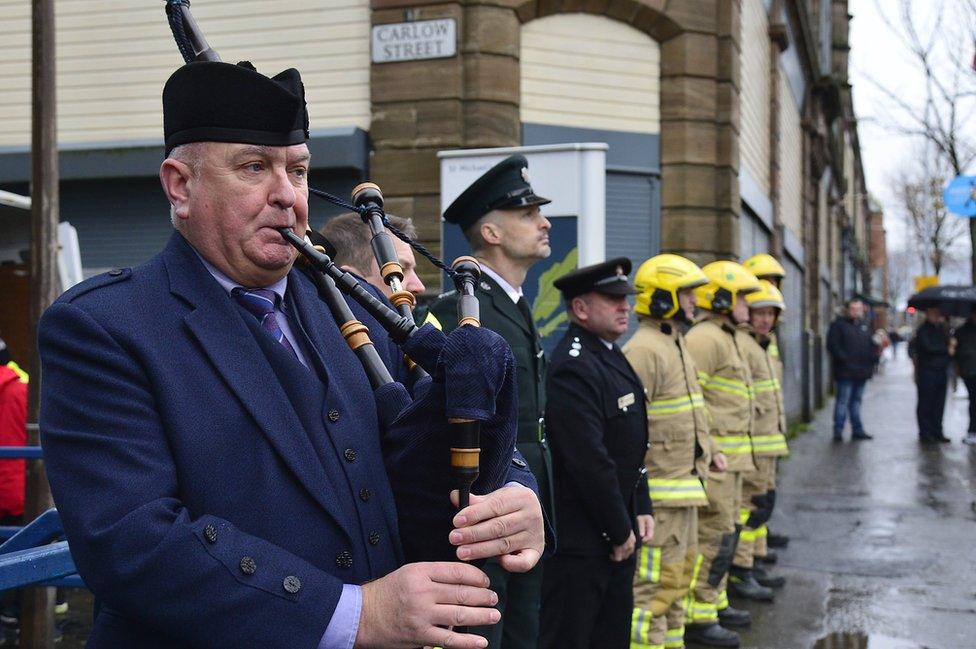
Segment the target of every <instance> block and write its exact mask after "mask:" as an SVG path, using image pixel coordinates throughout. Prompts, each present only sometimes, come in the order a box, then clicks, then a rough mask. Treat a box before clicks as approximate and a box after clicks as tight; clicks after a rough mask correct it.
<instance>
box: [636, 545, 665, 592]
mask: <svg viewBox="0 0 976 649" xmlns="http://www.w3.org/2000/svg"><path fill="white" fill-rule="evenodd" d="M637 578H638V579H643V580H650V582H651V583H652V584H656V583H657V582H659V581H661V548H652V547H648V546H646V545H644V546H641V549H640V556H639V557H638V559H637Z"/></svg>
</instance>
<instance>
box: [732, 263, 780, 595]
mask: <svg viewBox="0 0 976 649" xmlns="http://www.w3.org/2000/svg"><path fill="white" fill-rule="evenodd" d="M742 265H743V266H745V267H746V270H748V271H749V272H750V273H752V274H753V275H755V276H756V277H757V278H758V279H760V280H766V281H768V282H769V283H770V284H772V285H773V286H774V287H776V289H777V290H779V291H781V292H782V290H783V282H784V281H786V269H785V268H783V264H781V263H779V261H777V259H776V258H775V257H773V256H772V255H770V254H769V253H765V252H761V253H759V254H756V255H753V256H752V257H749V258H748V259H746V260H745V261H744V262H742ZM784 304H785V301H784ZM768 337H769V344H768V345H767V346H766V353H767V354H769V358H770V360H771V361H772V363H773V369H774V370H775V371H776V378H777V380H778V381H779V385H780V390H782V388H783V355H782V354H781V353H780V348H779V336H777V335H776V328H775V327H774V328H773V329H772V331H770V332H769V336H768ZM775 506H776V490H775V489H773V490H772V491H770V494H769V513H770V515H772V513H773V509H774V508H775ZM789 543H790V537H789V535H788V534H775V533H773V531H772V530H770V529H767V530H766V534H765V535H764V536H760V537H759V538H757V539H756V545H755V548H754V554H755V556H756V559H757V560H758V561H760V562H766V563H776V553H775V552H772V551H770V550H769V549H768V548H785V547H786V546H787V545H789ZM757 578H758V577H757Z"/></svg>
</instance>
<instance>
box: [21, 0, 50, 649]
mask: <svg viewBox="0 0 976 649" xmlns="http://www.w3.org/2000/svg"><path fill="white" fill-rule="evenodd" d="M31 2H32V8H31V28H32V35H31V52H32V56H31V78H32V81H31V118H32V119H31V247H30V333H29V337H28V340H29V341H30V383H29V386H30V387H29V392H28V412H27V418H28V422H29V423H32V424H36V423H37V421H38V412H39V411H40V408H39V404H40V394H41V378H42V377H41V360H40V357H39V356H38V353H37V323H38V321H39V320H40V319H41V314H42V313H44V310H45V309H46V308H47V307H48V306H49V305H50V304H51V303H52V302H53V301H54V300H55V298H57V296H58V289H59V286H58V268H57V246H58V241H57V228H58V137H57V122H56V119H57V111H56V106H55V99H56V93H55V76H54V72H55V69H54V61H55V58H54V50H55V40H54V0H31ZM28 436H29V437H28V440H27V443H28V444H29V445H31V446H36V445H39V444H40V436H39V434H38V429H37V426H36V425H34V426H28ZM26 492H27V493H26V502H25V506H24V518H25V520H26V521H30V520H33V519H34V518H35V517H37V516H38V515H39V514H40V513H41V512H43V511H45V510H46V509H48V508H50V507H51V502H52V501H51V491H50V487H49V486H48V483H47V474H46V472H45V471H44V462H43V461H42V460H33V461H28V463H27V489H26ZM21 605H22V615H21V620H20V646H21V647H37V648H38V649H53V647H54V589H53V588H26V589H24V590H23V591H22V598H21Z"/></svg>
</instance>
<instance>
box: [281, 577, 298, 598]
mask: <svg viewBox="0 0 976 649" xmlns="http://www.w3.org/2000/svg"><path fill="white" fill-rule="evenodd" d="M281 587H282V588H284V589H285V592H286V593H291V594H292V595H294V594H295V593H297V592H298V591H300V590H301V589H302V580H301V579H299V578H298V577H296V576H295V575H288V576H287V577H285V579H284V580H283V581H282V582H281Z"/></svg>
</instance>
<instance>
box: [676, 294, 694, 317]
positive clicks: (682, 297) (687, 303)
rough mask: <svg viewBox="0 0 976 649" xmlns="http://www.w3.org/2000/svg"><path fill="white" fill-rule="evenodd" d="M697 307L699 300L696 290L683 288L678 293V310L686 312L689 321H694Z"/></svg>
mask: <svg viewBox="0 0 976 649" xmlns="http://www.w3.org/2000/svg"><path fill="white" fill-rule="evenodd" d="M697 307H698V298H697V297H695V289H692V288H683V289H681V290H680V291H678V309H679V310H681V311H683V312H684V314H685V318H687V319H688V320H689V321H691V320H694V319H695V309H696V308H697Z"/></svg>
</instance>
